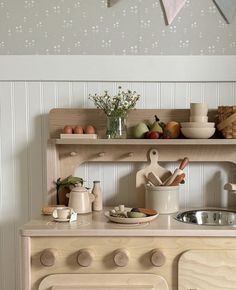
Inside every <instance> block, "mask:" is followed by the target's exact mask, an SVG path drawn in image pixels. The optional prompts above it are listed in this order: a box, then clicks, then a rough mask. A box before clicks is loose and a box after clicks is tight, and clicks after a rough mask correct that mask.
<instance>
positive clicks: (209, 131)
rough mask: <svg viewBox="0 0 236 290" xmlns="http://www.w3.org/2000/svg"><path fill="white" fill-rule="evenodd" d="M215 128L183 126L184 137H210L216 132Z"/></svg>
mask: <svg viewBox="0 0 236 290" xmlns="http://www.w3.org/2000/svg"><path fill="white" fill-rule="evenodd" d="M215 130H216V129H215V128H181V132H182V133H183V135H184V137H186V138H190V139H208V138H210V137H211V136H213V135H214V133H215Z"/></svg>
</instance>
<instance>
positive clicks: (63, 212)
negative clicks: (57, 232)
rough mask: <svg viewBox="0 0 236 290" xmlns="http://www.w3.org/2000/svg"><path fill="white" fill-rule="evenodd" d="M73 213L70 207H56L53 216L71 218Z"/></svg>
mask: <svg viewBox="0 0 236 290" xmlns="http://www.w3.org/2000/svg"><path fill="white" fill-rule="evenodd" d="M71 213H72V209H71V208H70V207H57V208H55V209H54V211H53V213H52V216H53V217H54V218H55V219H69V218H70V216H71Z"/></svg>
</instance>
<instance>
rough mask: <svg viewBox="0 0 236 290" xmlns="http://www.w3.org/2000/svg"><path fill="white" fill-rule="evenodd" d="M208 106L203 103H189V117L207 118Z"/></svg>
mask: <svg viewBox="0 0 236 290" xmlns="http://www.w3.org/2000/svg"><path fill="white" fill-rule="evenodd" d="M207 112H208V106H207V104H204V103H191V104H190V116H207Z"/></svg>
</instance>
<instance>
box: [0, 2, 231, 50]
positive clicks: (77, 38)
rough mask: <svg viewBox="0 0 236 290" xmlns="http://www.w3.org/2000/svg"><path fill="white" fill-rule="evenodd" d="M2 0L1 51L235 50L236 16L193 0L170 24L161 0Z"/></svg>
mask: <svg viewBox="0 0 236 290" xmlns="http://www.w3.org/2000/svg"><path fill="white" fill-rule="evenodd" d="M111 4H112V7H111V8H106V0H50V1H48V0H0V54H131V55H133V54H158V55H159V54H165V55H171V54H182V55H186V54H197V55H198V54H206V55H212V54H236V17H235V20H234V21H233V22H232V23H231V24H226V22H225V20H224V19H223V17H222V16H221V15H220V13H219V11H218V9H217V8H216V6H215V5H214V2H213V0H188V1H187V3H186V4H185V6H184V8H183V9H182V10H181V11H180V13H179V14H178V15H177V17H176V19H175V20H174V22H173V23H172V25H170V26H166V25H165V23H164V17H163V11H162V7H161V3H160V0H111Z"/></svg>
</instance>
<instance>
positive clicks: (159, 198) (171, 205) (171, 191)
mask: <svg viewBox="0 0 236 290" xmlns="http://www.w3.org/2000/svg"><path fill="white" fill-rule="evenodd" d="M145 207H146V208H152V209H155V210H157V211H158V212H159V213H160V214H169V213H175V212H177V211H178V210H179V186H151V185H149V184H147V185H146V186H145Z"/></svg>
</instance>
